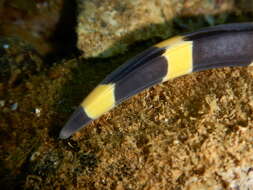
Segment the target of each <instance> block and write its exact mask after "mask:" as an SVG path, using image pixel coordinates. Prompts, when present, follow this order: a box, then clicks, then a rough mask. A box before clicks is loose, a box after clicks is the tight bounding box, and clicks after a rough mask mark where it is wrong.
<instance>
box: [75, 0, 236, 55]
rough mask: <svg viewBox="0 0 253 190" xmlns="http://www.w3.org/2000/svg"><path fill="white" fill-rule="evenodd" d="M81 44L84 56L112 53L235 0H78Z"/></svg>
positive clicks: (225, 7) (227, 6)
mask: <svg viewBox="0 0 253 190" xmlns="http://www.w3.org/2000/svg"><path fill="white" fill-rule="evenodd" d="M78 7H79V16H78V27H77V33H78V47H79V49H80V50H82V51H83V56H84V57H108V56H113V55H115V54H118V53H123V52H124V51H125V50H127V48H128V46H129V45H130V44H133V43H134V42H136V41H143V40H147V39H151V38H154V37H159V38H161V39H165V38H167V37H168V36H171V35H172V34H173V32H172V31H173V29H172V20H173V19H175V18H177V17H182V16H189V15H201V14H215V13H220V12H224V11H231V10H232V7H233V1H231V0H222V1H209V0H204V1H202V0H201V1H200V0H193V1H178V0H149V1H146V0H125V1H121V0H112V1H107V0H90V1H83V0H78Z"/></svg>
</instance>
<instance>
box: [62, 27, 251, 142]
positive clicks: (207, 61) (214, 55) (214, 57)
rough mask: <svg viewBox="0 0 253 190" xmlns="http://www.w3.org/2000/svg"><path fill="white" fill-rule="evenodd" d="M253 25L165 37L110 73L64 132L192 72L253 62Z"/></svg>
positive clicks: (211, 29) (76, 113) (75, 128)
mask: <svg viewBox="0 0 253 190" xmlns="http://www.w3.org/2000/svg"><path fill="white" fill-rule="evenodd" d="M252 63H253V24H251V23H243V24H227V25H219V26H215V27H210V28H206V29H202V30H199V31H197V32H194V33H190V34H186V35H184V36H177V37H174V38H171V39H168V40H165V41H163V42H161V43H159V44H157V45H155V46H153V47H151V48H149V49H147V50H146V51H144V52H142V53H140V54H139V55H137V56H136V57H134V58H133V59H131V60H129V61H127V62H126V63H125V64H123V65H122V66H121V67H119V68H118V69H117V70H115V71H114V72H113V73H111V74H110V75H108V76H107V77H106V78H105V79H104V80H103V81H102V82H101V83H100V84H99V85H98V86H97V87H96V88H95V89H94V90H93V91H92V92H91V93H90V94H89V95H88V97H87V98H86V99H85V100H84V101H83V102H82V103H81V105H80V106H79V107H78V108H77V110H76V111H75V112H74V113H73V115H72V116H71V118H70V119H69V121H68V122H67V123H66V125H65V126H64V127H63V129H62V130H61V132H60V138H62V139H65V138H68V137H70V136H71V135H72V134H73V133H74V132H75V131H77V130H79V129H81V128H82V127H83V126H85V125H87V124H88V123H89V122H91V121H92V120H94V119H96V118H98V117H100V116H101V115H102V114H104V113H105V112H107V111H109V110H110V109H112V108H113V107H114V106H116V105H117V104H119V103H121V102H122V101H124V100H126V99H127V98H129V97H131V96H133V95H135V94H137V93H139V92H141V91H142V90H144V89H146V88H149V87H151V86H153V85H155V84H158V83H161V82H164V81H167V80H169V79H172V78H175V77H178V76H182V75H185V74H188V73H191V72H195V71H200V70H206V69H210V68H217V67H225V66H246V65H251V66H252V65H253V64H252Z"/></svg>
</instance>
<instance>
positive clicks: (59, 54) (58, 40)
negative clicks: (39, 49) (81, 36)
mask: <svg viewBox="0 0 253 190" xmlns="http://www.w3.org/2000/svg"><path fill="white" fill-rule="evenodd" d="M60 15H61V17H60V19H59V22H58V24H57V25H56V28H55V32H54V34H53V35H52V36H51V37H50V39H49V40H50V42H51V43H52V46H53V51H52V52H50V53H49V54H47V55H46V56H45V58H44V60H45V63H53V62H55V61H57V60H61V59H62V58H64V59H70V58H73V57H77V56H79V55H80V54H81V53H80V51H79V50H78V48H77V47H76V44H77V34H76V30H75V29H76V25H77V3H76V1H70V0H64V3H63V8H62V10H61V14H60Z"/></svg>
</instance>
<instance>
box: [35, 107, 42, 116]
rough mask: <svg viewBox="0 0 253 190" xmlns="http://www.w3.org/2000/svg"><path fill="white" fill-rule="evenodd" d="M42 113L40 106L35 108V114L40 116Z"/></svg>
mask: <svg viewBox="0 0 253 190" xmlns="http://www.w3.org/2000/svg"><path fill="white" fill-rule="evenodd" d="M40 113H41V109H40V108H35V114H36V115H37V116H38V117H39V116H40Z"/></svg>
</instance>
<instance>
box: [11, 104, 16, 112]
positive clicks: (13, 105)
mask: <svg viewBox="0 0 253 190" xmlns="http://www.w3.org/2000/svg"><path fill="white" fill-rule="evenodd" d="M16 109H18V103H14V104H12V105H11V110H12V111H15V110H16Z"/></svg>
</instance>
